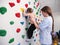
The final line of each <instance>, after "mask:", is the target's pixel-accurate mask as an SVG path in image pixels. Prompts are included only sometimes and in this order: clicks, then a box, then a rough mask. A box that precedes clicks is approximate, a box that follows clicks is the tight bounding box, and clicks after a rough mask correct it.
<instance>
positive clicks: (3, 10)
mask: <svg viewBox="0 0 60 45" xmlns="http://www.w3.org/2000/svg"><path fill="white" fill-rule="evenodd" d="M6 12H7V8H6V7H0V13H1V14H2V15H3V14H5V13H6Z"/></svg>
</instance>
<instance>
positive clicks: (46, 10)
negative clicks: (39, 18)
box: [41, 6, 54, 32]
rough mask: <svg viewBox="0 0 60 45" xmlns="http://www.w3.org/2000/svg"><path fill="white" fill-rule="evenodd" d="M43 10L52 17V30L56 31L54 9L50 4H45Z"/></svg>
mask: <svg viewBox="0 0 60 45" xmlns="http://www.w3.org/2000/svg"><path fill="white" fill-rule="evenodd" d="M41 11H43V12H46V13H47V14H48V15H49V16H51V17H52V20H53V23H52V32H54V18H53V15H52V11H51V8H50V7H49V6H44V7H43V8H42V9H41Z"/></svg>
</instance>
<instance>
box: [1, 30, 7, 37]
mask: <svg viewBox="0 0 60 45" xmlns="http://www.w3.org/2000/svg"><path fill="white" fill-rule="evenodd" d="M6 34H7V32H6V30H4V29H0V36H2V37H3V36H6Z"/></svg>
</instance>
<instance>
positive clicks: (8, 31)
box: [0, 0, 40, 45]
mask: <svg viewBox="0 0 60 45" xmlns="http://www.w3.org/2000/svg"><path fill="white" fill-rule="evenodd" d="M28 7H31V8H33V10H34V13H36V15H39V12H40V3H39V0H0V45H39V35H38V34H39V31H37V30H35V31H34V35H33V37H32V39H31V41H30V40H28V39H27V37H26V31H27V26H26V23H27V22H26V19H25V17H24V16H23V15H22V12H23V10H25V9H27V8H28ZM28 24H29V22H28Z"/></svg>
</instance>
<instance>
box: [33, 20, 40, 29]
mask: <svg viewBox="0 0 60 45" xmlns="http://www.w3.org/2000/svg"><path fill="white" fill-rule="evenodd" d="M32 21H33V23H34V25H35V27H36V28H37V29H40V28H39V26H38V24H37V23H36V22H35V20H34V19H32Z"/></svg>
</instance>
